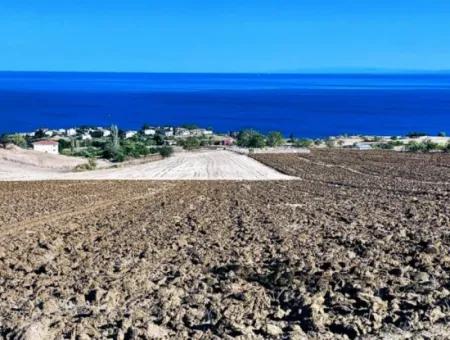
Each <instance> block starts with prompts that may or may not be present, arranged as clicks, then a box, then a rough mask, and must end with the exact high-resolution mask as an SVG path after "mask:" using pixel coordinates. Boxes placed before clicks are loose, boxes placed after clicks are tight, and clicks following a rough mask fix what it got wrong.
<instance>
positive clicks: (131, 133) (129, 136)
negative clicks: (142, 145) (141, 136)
mask: <svg viewBox="0 0 450 340" xmlns="http://www.w3.org/2000/svg"><path fill="white" fill-rule="evenodd" d="M136 134H137V131H127V132H125V138H131V137H134V136H136Z"/></svg>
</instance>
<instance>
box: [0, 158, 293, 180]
mask: <svg viewBox="0 0 450 340" xmlns="http://www.w3.org/2000/svg"><path fill="white" fill-rule="evenodd" d="M2 179H3V180H9V181H13V180H18V181H19V180H130V179H133V180H187V179H192V180H280V179H292V178H291V177H290V176H287V175H284V174H281V173H279V172H278V171H276V170H275V169H273V168H270V167H268V166H266V165H264V164H261V163H259V162H257V161H255V160H254V159H252V158H249V157H247V156H245V155H240V154H237V153H234V152H230V151H223V150H220V151H219V150H218V151H198V152H181V153H176V154H174V155H173V156H171V157H169V158H167V159H164V160H160V161H154V162H148V163H144V164H138V165H127V166H122V167H119V168H113V169H101V170H95V171H88V172H78V173H75V172H67V171H66V172H62V171H61V170H52V169H47V168H45V169H44V168H37V167H23V166H17V164H15V163H7V164H4V166H3V167H2V166H1V163H0V180H2Z"/></svg>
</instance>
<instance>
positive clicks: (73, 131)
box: [66, 128, 77, 137]
mask: <svg viewBox="0 0 450 340" xmlns="http://www.w3.org/2000/svg"><path fill="white" fill-rule="evenodd" d="M76 135H77V130H76V129H73V128H70V129H67V130H66V136H69V137H71V136H76Z"/></svg>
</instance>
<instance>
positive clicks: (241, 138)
mask: <svg viewBox="0 0 450 340" xmlns="http://www.w3.org/2000/svg"><path fill="white" fill-rule="evenodd" d="M283 143H284V137H283V135H282V134H281V132H278V131H272V132H269V134H267V136H266V135H263V134H262V133H260V132H258V131H256V130H252V129H246V130H241V131H240V132H239V133H238V135H237V145H238V146H242V147H245V148H263V147H265V146H272V147H274V146H280V145H283Z"/></svg>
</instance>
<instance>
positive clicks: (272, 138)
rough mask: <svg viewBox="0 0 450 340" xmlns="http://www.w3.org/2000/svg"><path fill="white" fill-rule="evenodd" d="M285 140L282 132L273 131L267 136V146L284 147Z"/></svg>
mask: <svg viewBox="0 0 450 340" xmlns="http://www.w3.org/2000/svg"><path fill="white" fill-rule="evenodd" d="M283 142H284V138H283V135H282V134H281V132H278V131H272V132H269V134H268V135H267V145H268V146H280V145H283Z"/></svg>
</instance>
